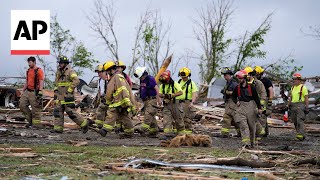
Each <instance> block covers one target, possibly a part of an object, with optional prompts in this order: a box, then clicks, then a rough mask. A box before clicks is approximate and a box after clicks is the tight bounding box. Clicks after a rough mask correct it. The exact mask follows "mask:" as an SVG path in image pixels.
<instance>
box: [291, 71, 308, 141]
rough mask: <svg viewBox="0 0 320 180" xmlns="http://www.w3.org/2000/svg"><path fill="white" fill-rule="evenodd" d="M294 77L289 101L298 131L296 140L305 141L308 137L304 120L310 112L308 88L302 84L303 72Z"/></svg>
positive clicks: (292, 117) (292, 118)
mask: <svg viewBox="0 0 320 180" xmlns="http://www.w3.org/2000/svg"><path fill="white" fill-rule="evenodd" d="M292 79H293V87H292V88H291V91H290V96H289V101H288V107H289V109H290V119H291V120H292V121H293V123H294V127H295V128H296V132H297V134H296V138H295V140H298V141H303V140H304V139H305V138H306V135H305V131H304V121H305V120H306V115H307V114H308V113H309V98H308V89H307V88H306V86H304V85H303V84H301V80H302V76H301V74H299V73H295V74H294V75H293V78H292Z"/></svg>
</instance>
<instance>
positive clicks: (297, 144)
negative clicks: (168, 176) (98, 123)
mask: <svg viewBox="0 0 320 180" xmlns="http://www.w3.org/2000/svg"><path fill="white" fill-rule="evenodd" d="M43 119H44V120H50V119H52V117H51V116H45V117H43ZM66 121H70V120H69V119H66ZM206 121H208V120H206ZM136 123H138V122H136ZM206 123H208V122H206ZM0 125H1V127H2V128H6V129H8V130H9V131H11V132H12V133H8V134H9V135H2V137H0V143H1V144H3V143H6V144H50V143H67V142H68V141H69V140H73V141H87V142H88V144H89V145H100V146H159V144H160V142H161V141H160V140H159V139H157V138H148V137H141V136H140V135H139V134H137V133H136V134H135V135H134V137H133V138H130V139H120V138H119V136H118V135H117V134H115V133H109V134H107V136H106V137H101V136H100V135H99V134H98V133H96V132H95V131H93V130H89V131H88V132H87V133H86V134H83V133H82V132H81V131H79V130H68V129H66V130H65V131H64V133H63V134H56V133H50V129H49V128H48V127H47V128H46V129H29V128H25V127H24V125H20V124H11V123H9V124H8V123H3V122H2V123H0ZM195 125H196V126H197V129H201V122H195ZM306 126H310V127H313V128H320V124H307V125H306ZM203 129H205V128H203ZM198 131H199V130H198ZM218 132H219V130H212V131H211V132H208V131H205V132H203V134H208V135H210V136H212V141H213V144H212V147H214V148H222V149H239V148H240V138H237V137H231V138H220V137H213V136H214V134H217V133H218ZM198 133H199V132H198ZM294 136H295V131H294V130H293V129H283V128H270V135H269V136H268V137H267V138H263V139H262V140H261V141H260V142H259V143H258V146H257V147H256V149H263V150H282V148H284V147H285V146H288V147H289V149H292V150H306V151H312V152H320V133H319V134H307V138H306V140H305V141H302V142H301V141H295V140H294Z"/></svg>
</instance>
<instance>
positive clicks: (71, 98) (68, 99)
mask: <svg viewBox="0 0 320 180" xmlns="http://www.w3.org/2000/svg"><path fill="white" fill-rule="evenodd" d="M74 101H75V99H74V95H73V94H71V93H69V92H68V93H67V94H66V96H65V97H64V102H66V103H67V104H66V106H67V107H70V108H75V102H74ZM69 102H70V104H68V103H69ZM71 102H73V103H71Z"/></svg>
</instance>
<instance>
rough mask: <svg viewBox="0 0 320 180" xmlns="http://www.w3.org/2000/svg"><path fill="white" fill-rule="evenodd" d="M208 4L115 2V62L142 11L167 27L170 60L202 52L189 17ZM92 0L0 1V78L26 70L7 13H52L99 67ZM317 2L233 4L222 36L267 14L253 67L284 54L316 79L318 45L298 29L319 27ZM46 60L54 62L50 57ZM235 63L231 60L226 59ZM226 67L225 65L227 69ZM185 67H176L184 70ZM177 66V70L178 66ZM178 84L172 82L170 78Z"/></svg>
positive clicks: (126, 53)
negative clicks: (157, 15)
mask: <svg viewBox="0 0 320 180" xmlns="http://www.w3.org/2000/svg"><path fill="white" fill-rule="evenodd" d="M208 2H209V1H208V0H161V1H160V0H153V1H151V0H134V1H132V0H119V1H116V8H117V16H116V20H115V21H116V27H115V29H116V30H115V31H116V35H117V37H118V40H119V45H120V48H119V55H120V59H122V60H124V61H125V62H126V63H127V64H128V63H129V62H130V58H131V54H132V50H131V49H132V47H133V41H134V35H135V34H134V33H135V29H134V28H135V26H136V25H137V22H138V19H139V16H140V14H142V13H143V12H144V11H145V10H146V8H148V7H149V9H158V10H160V12H161V15H162V18H163V20H164V21H165V22H169V23H171V32H170V37H171V40H172V41H173V42H174V46H173V48H172V50H173V53H174V57H179V56H181V55H183V53H184V50H185V49H187V48H188V49H193V50H195V51H196V52H197V53H201V50H200V48H199V44H198V42H197V41H196V40H195V39H194V34H193V27H194V26H193V22H192V18H196V17H197V9H199V8H200V7H202V6H205V5H206V4H207V3H208ZM93 5H94V1H93V0H67V1H66V0H54V1H49V0H28V1H25V0H6V1H5V0H3V1H1V2H0V17H1V19H0V20H1V28H0V42H1V46H0V47H1V48H0V76H3V75H6V76H16V75H19V71H21V70H22V69H23V68H24V67H26V66H27V63H26V61H25V60H26V58H27V56H11V55H10V10H33V9H34V10H36V9H39V10H47V9H49V10H50V11H51V15H53V14H57V15H58V21H59V22H60V23H61V25H62V27H63V28H65V29H70V30H71V33H72V34H73V35H74V36H75V37H76V38H77V39H78V40H81V41H83V42H84V43H85V45H86V47H87V48H88V49H89V50H90V51H91V52H93V54H94V56H95V58H96V59H98V60H99V61H100V62H101V63H102V62H105V61H106V60H107V59H109V58H108V57H110V56H108V55H109V54H108V52H107V50H106V49H105V48H104V47H103V46H102V45H101V43H100V41H98V40H97V39H96V38H95V36H94V35H93V32H92V31H91V29H90V28H89V22H88V20H87V19H86V13H89V12H90V10H91V9H92V8H93ZM319 7H320V1H318V0H305V1H302V0H268V1H259V0H236V1H235V2H234V8H235V12H234V14H233V17H232V21H231V23H230V27H229V29H228V33H227V36H228V37H233V38H237V37H239V36H241V35H242V34H244V32H245V31H246V30H249V31H253V30H254V29H255V28H257V27H258V25H259V24H260V23H261V22H262V20H263V19H264V18H265V17H266V16H267V14H268V13H270V12H274V15H273V17H272V24H271V26H272V27H271V31H270V32H269V33H268V34H267V37H266V42H265V45H264V46H263V50H265V51H267V52H268V54H267V58H266V59H265V60H255V63H256V64H266V63H268V62H275V61H276V60H277V59H279V58H281V57H282V58H283V57H286V56H287V55H289V54H292V55H293V58H294V59H296V60H297V63H298V65H303V66H304V69H303V71H302V74H303V75H304V76H313V75H319V73H318V72H319V70H318V68H319V67H320V61H319V57H320V51H319V45H320V40H315V39H313V38H311V37H306V36H305V35H304V34H303V33H301V28H305V29H307V28H308V27H309V26H310V25H320V22H319V19H320V11H319ZM46 59H47V61H49V62H55V60H54V59H53V58H52V57H47V58H46ZM231 61H234V59H231ZM229 65H230V64H229ZM183 66H184V64H183V63H182V64H181V67H183ZM179 67H180V66H179ZM189 67H190V68H191V70H192V72H193V73H192V74H193V78H194V79H195V81H199V76H198V73H199V68H198V67H197V62H195V60H194V61H192V62H190V63H189ZM92 75H94V73H92V72H89V71H88V72H87V73H86V76H85V77H84V79H86V80H90V79H91V77H90V76H92ZM174 78H175V79H177V77H174Z"/></svg>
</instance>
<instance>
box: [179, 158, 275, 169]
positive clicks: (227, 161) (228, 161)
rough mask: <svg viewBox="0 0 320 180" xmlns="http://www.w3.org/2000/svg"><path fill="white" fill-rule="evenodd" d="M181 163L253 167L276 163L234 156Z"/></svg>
mask: <svg viewBox="0 0 320 180" xmlns="http://www.w3.org/2000/svg"><path fill="white" fill-rule="evenodd" d="M179 163H200V164H215V165H226V166H248V167H251V168H271V167H274V166H275V164H274V163H272V162H263V161H248V160H246V159H242V158H238V157H232V158H205V159H196V160H187V161H183V162H181V161H179Z"/></svg>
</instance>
